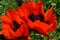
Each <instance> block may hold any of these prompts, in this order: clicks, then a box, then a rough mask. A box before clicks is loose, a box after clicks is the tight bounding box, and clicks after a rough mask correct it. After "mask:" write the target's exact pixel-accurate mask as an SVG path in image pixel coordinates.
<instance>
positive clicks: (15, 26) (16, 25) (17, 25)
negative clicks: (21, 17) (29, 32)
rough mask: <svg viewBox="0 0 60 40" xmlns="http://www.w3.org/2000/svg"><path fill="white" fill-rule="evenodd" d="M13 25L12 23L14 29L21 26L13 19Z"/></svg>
mask: <svg viewBox="0 0 60 40" xmlns="http://www.w3.org/2000/svg"><path fill="white" fill-rule="evenodd" d="M13 25H14V28H13V30H14V31H16V30H17V29H18V28H19V27H20V26H21V25H20V24H18V23H17V22H16V21H13Z"/></svg>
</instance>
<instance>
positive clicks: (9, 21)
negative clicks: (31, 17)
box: [1, 9, 29, 40]
mask: <svg viewBox="0 0 60 40" xmlns="http://www.w3.org/2000/svg"><path fill="white" fill-rule="evenodd" d="M1 19H2V32H3V34H4V36H5V38H6V39H15V38H18V37H22V39H23V40H28V38H29V28H28V26H27V25H26V23H25V22H24V21H23V20H22V19H21V18H20V17H19V16H18V12H17V11H16V10H14V9H12V10H8V11H7V12H6V15H5V16H1Z"/></svg>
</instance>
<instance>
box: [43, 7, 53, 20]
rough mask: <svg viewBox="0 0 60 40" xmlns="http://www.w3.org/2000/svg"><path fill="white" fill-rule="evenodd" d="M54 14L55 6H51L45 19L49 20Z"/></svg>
mask: <svg viewBox="0 0 60 40" xmlns="http://www.w3.org/2000/svg"><path fill="white" fill-rule="evenodd" d="M52 14H53V7H51V8H50V9H49V10H48V11H47V12H46V14H45V17H44V18H45V21H47V20H48V19H49V18H50V17H51V16H52Z"/></svg>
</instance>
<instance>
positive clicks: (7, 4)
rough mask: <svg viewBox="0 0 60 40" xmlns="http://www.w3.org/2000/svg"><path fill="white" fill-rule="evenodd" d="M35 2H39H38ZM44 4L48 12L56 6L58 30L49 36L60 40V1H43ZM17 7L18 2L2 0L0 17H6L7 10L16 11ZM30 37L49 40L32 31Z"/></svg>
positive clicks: (54, 39)
mask: <svg viewBox="0 0 60 40" xmlns="http://www.w3.org/2000/svg"><path fill="white" fill-rule="evenodd" d="M25 1H26V0H23V2H25ZM34 1H35V2H37V1H38V0H34ZM42 2H43V5H44V11H47V9H49V8H50V7H51V6H54V12H55V13H56V14H57V29H56V31H55V32H49V34H50V36H51V37H52V38H53V40H60V0H42ZM17 7H18V4H17V2H16V0H0V15H5V12H6V10H7V9H10V8H14V9H16V8H17ZM0 23H1V20H0ZM0 31H1V26H0ZM30 36H31V37H32V40H49V39H48V38H46V37H44V36H42V35H40V34H38V33H36V32H35V31H31V32H30ZM0 40H2V39H0Z"/></svg>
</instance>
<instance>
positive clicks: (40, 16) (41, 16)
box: [35, 14, 44, 21]
mask: <svg viewBox="0 0 60 40" xmlns="http://www.w3.org/2000/svg"><path fill="white" fill-rule="evenodd" d="M35 20H40V21H44V16H43V15H42V14H38V15H36V16H35Z"/></svg>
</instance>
